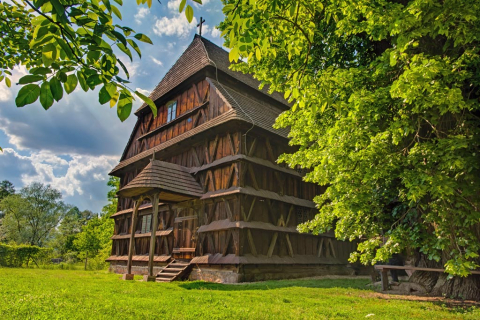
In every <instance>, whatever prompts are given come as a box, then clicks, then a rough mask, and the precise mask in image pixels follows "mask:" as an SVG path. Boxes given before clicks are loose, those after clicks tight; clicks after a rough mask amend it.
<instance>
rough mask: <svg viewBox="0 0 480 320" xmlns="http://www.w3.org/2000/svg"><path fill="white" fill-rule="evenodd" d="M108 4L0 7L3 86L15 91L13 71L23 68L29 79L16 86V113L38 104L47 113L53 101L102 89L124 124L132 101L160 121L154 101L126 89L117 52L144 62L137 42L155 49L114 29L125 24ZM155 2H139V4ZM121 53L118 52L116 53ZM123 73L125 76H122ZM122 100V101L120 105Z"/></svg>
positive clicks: (38, 0)
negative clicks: (143, 104) (137, 101)
mask: <svg viewBox="0 0 480 320" xmlns="http://www.w3.org/2000/svg"><path fill="white" fill-rule="evenodd" d="M122 3H123V2H122V1H121V0H115V4H113V2H111V1H109V0H101V1H99V0H82V1H70V0H35V1H12V3H5V2H0V34H1V35H2V36H1V37H0V49H1V51H2V53H3V54H2V55H1V56H0V81H3V80H4V81H5V83H6V84H7V86H8V87H10V86H11V79H10V78H9V76H11V75H12V73H11V70H12V69H13V68H14V67H15V66H17V65H24V66H25V67H26V69H27V70H28V72H29V74H28V75H26V76H24V77H22V78H21V79H20V80H19V82H18V84H19V85H23V87H22V88H21V89H20V91H19V92H18V94H17V97H16V99H15V103H16V105H17V107H23V106H25V105H28V104H31V103H34V102H35V101H37V100H38V99H39V98H40V104H41V105H42V106H43V108H44V109H45V110H48V109H49V108H50V107H51V106H52V105H53V103H54V102H55V101H59V100H61V99H62V98H63V94H64V92H65V93H66V94H70V93H72V92H73V91H74V90H75V89H76V88H77V86H78V85H80V87H81V89H82V90H84V91H88V90H94V89H95V88H96V87H97V86H100V87H101V89H100V92H99V102H100V103H101V104H105V103H109V104H110V107H114V106H115V105H117V109H118V116H119V118H120V120H121V121H124V120H125V119H126V118H127V117H128V116H129V115H130V113H131V109H132V108H131V106H132V101H133V100H134V95H136V96H137V97H138V98H140V99H141V100H143V101H144V102H146V103H147V104H148V105H149V106H150V108H151V109H152V112H153V114H154V115H155V116H156V114H157V108H156V106H155V104H154V103H153V102H152V100H151V99H149V98H148V97H146V96H144V95H141V94H138V93H137V92H135V91H134V90H131V89H130V88H129V87H128V83H129V81H128V80H127V79H128V78H129V73H128V70H127V68H126V67H125V64H124V62H122V60H121V59H120V58H119V57H118V56H117V54H116V53H115V52H118V50H120V51H121V52H123V53H124V54H126V55H127V56H128V58H129V59H130V60H133V55H132V49H133V50H134V51H135V52H136V53H137V54H138V56H139V57H141V51H140V48H139V46H138V44H137V42H136V41H137V40H138V41H141V42H145V43H149V44H152V41H151V40H150V39H149V38H148V37H147V36H146V35H144V34H141V33H136V32H135V31H134V30H133V29H131V28H130V27H126V26H120V25H118V24H114V18H115V16H116V18H118V19H120V20H121V19H122V16H121V14H120V10H119V8H118V6H121V5H122ZM144 3H147V4H148V6H149V7H150V6H151V4H152V1H151V0H150V1H147V0H140V1H137V4H144ZM117 49H118V50H117ZM120 70H123V71H124V73H125V74H126V76H127V79H124V78H122V77H120V76H119V71H120ZM119 98H120V99H119Z"/></svg>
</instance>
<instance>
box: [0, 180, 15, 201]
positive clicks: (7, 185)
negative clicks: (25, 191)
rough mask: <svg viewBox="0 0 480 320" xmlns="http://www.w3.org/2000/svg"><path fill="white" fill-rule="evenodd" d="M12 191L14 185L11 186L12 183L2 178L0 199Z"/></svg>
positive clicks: (13, 190) (13, 191)
mask: <svg viewBox="0 0 480 320" xmlns="http://www.w3.org/2000/svg"><path fill="white" fill-rule="evenodd" d="M14 193H15V187H14V186H13V183H11V182H10V181H8V180H3V181H2V182H0V201H2V199H3V198H5V197H7V196H9V195H11V194H14Z"/></svg>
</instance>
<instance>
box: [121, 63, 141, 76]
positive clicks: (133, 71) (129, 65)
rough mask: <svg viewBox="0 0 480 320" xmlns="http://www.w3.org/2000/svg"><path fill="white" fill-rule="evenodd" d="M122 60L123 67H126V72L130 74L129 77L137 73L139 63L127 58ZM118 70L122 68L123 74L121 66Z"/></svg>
mask: <svg viewBox="0 0 480 320" xmlns="http://www.w3.org/2000/svg"><path fill="white" fill-rule="evenodd" d="M122 62H123V64H124V65H125V68H127V70H128V73H129V74H130V79H131V78H132V77H133V76H135V75H136V74H137V71H138V68H139V67H140V63H138V62H131V61H130V60H129V59H128V60H127V59H122ZM120 70H122V72H123V74H125V72H124V71H123V69H122V68H120ZM125 76H126V75H125Z"/></svg>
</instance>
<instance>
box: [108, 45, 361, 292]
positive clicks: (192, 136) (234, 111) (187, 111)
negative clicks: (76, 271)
mask: <svg viewBox="0 0 480 320" xmlns="http://www.w3.org/2000/svg"><path fill="white" fill-rule="evenodd" d="M212 60H213V61H214V62H215V66H216V67H217V68H218V70H213V64H212V63H211V61H212ZM192 61H196V63H192ZM229 65H230V63H229V61H228V53H226V52H225V51H223V50H222V49H221V48H219V47H217V46H215V45H214V44H212V43H211V42H209V41H208V40H206V39H204V38H202V37H199V36H196V37H195V38H194V40H193V42H192V43H191V45H190V46H189V47H188V48H187V49H186V51H185V52H184V53H183V55H182V56H181V57H180V58H179V60H178V61H177V63H176V64H175V65H174V66H173V67H172V69H171V70H170V71H169V72H168V73H167V75H166V76H165V78H164V79H163V80H162V81H161V82H160V83H159V85H158V86H157V88H156V89H155V90H154V91H153V92H152V94H151V95H150V98H152V100H153V101H154V102H155V103H156V105H157V108H158V116H157V117H156V118H154V117H153V115H152V114H151V112H150V111H149V109H148V108H146V107H145V106H142V107H141V108H140V109H139V110H137V112H136V115H137V117H138V120H137V124H136V125H135V128H134V130H133V132H132V135H131V137H130V140H129V142H128V144H127V146H126V148H125V151H124V153H123V156H122V158H121V161H120V163H119V164H118V165H117V166H116V167H115V168H114V169H113V170H112V172H111V174H112V175H115V176H118V177H120V191H119V193H118V196H119V201H118V212H117V213H116V214H114V215H113V216H112V218H113V219H115V231H114V235H113V236H112V240H113V244H112V254H111V256H110V258H108V259H107V261H109V262H110V263H111V268H112V270H114V271H115V272H118V273H123V274H124V279H133V274H144V275H145V280H147V281H152V280H155V279H157V280H158V277H157V273H158V274H159V275H160V273H161V272H162V270H164V269H165V267H166V266H167V265H169V264H171V263H172V261H175V260H177V261H178V260H179V261H181V263H184V265H189V266H191V268H190V269H188V270H189V272H188V273H189V274H187V275H186V276H189V277H190V279H202V280H207V281H221V282H242V281H256V280H265V279H279V278H291V277H299V276H302V277H305V276H308V275H320V274H332V273H335V274H351V273H352V272H353V271H352V269H351V268H349V266H348V262H347V259H348V256H349V254H350V252H351V251H352V250H353V249H354V244H352V243H348V242H342V241H338V240H336V239H335V238H334V236H333V235H332V234H321V235H317V236H316V235H311V234H300V233H298V232H297V230H296V226H297V225H298V224H300V223H303V222H305V221H307V220H310V219H312V218H313V217H314V215H315V210H316V209H315V204H314V203H313V202H312V199H313V197H315V196H316V195H318V194H321V193H322V192H323V191H324V189H323V188H322V187H320V186H317V185H314V184H311V183H306V182H304V181H303V180H302V178H303V175H304V173H305V172H304V170H294V169H291V168H288V167H286V166H284V165H282V164H278V163H276V159H278V157H279V156H280V155H281V154H283V153H285V152H292V151H293V150H294V149H293V148H292V147H291V146H289V145H288V130H286V129H282V130H275V129H273V128H272V125H273V123H274V121H275V119H276V117H277V116H278V115H279V114H280V113H281V112H282V111H284V110H287V109H288V108H289V105H288V104H287V103H286V102H285V101H284V100H283V98H282V97H281V95H279V94H273V95H270V94H268V93H266V91H260V90H258V89H257V88H258V82H256V80H254V79H253V78H252V77H251V76H249V75H243V74H239V73H236V72H233V71H231V70H230V69H229V68H228V67H229ZM217 71H218V76H215V77H214V78H213V77H212V75H214V74H216V73H217ZM214 79H215V80H214ZM170 101H176V102H177V114H176V117H175V118H174V119H173V120H172V121H169V122H167V118H166V111H167V110H166V106H167V103H169V102H170ZM252 120H253V123H252ZM178 263H179V262H178ZM178 265H180V264H178ZM182 265H183V264H182ZM165 270H166V269H165ZM168 270H177V269H175V268H172V267H170V269H168ZM182 270H186V269H182ZM182 272H183V271H182ZM182 274H183V273H182ZM163 278H164V277H163ZM163 278H162V279H163ZM172 279H173V278H172Z"/></svg>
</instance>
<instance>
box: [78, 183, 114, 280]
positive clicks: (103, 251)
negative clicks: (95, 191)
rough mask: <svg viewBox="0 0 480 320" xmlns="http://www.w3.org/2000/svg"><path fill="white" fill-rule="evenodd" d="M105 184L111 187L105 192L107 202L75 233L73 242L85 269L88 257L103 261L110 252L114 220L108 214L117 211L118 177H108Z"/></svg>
mask: <svg viewBox="0 0 480 320" xmlns="http://www.w3.org/2000/svg"><path fill="white" fill-rule="evenodd" d="M107 185H108V186H109V187H111V189H110V190H109V191H108V193H107V199H108V201H109V204H107V205H105V206H104V207H103V209H102V214H101V215H100V216H95V217H93V218H92V219H89V220H88V222H87V224H86V225H84V226H83V228H82V232H81V233H79V234H77V235H76V239H75V240H74V242H73V244H74V246H75V248H76V249H77V250H78V251H79V257H80V258H81V259H85V270H86V269H87V261H88V259H89V258H96V259H97V260H100V261H101V262H104V261H105V259H106V258H107V257H108V256H109V255H110V252H111V248H112V240H111V239H110V237H111V236H112V234H113V228H114V221H113V219H111V218H110V216H111V215H112V214H114V213H115V212H117V202H118V200H117V198H116V193H117V191H118V189H119V185H120V179H119V178H117V177H110V179H109V180H108V182H107Z"/></svg>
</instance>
